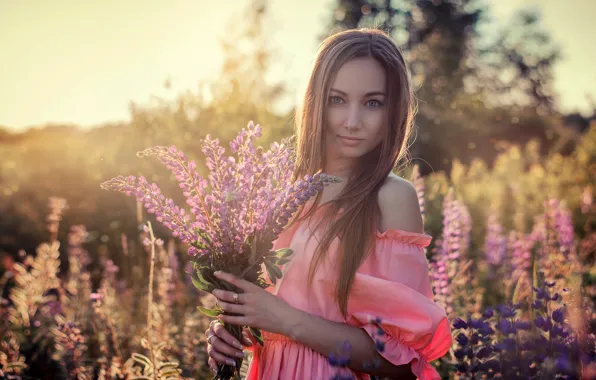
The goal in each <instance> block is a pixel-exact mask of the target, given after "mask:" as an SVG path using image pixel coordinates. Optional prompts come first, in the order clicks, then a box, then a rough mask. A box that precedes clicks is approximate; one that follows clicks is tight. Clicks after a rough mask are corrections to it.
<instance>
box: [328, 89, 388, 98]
mask: <svg viewBox="0 0 596 380" xmlns="http://www.w3.org/2000/svg"><path fill="white" fill-rule="evenodd" d="M331 91H333V92H337V93H339V94H342V95H343V96H348V94H346V93H345V92H343V91H342V90H338V89H335V88H332V89H331ZM373 95H382V96H385V93H384V92H382V91H372V92H367V93H366V94H364V97H368V96H373Z"/></svg>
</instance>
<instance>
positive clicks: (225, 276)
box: [213, 271, 256, 291]
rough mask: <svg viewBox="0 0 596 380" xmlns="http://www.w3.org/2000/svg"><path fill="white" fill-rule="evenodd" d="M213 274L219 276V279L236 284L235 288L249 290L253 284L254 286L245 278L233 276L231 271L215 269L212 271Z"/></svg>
mask: <svg viewBox="0 0 596 380" xmlns="http://www.w3.org/2000/svg"><path fill="white" fill-rule="evenodd" d="M213 275H215V277H217V278H219V279H220V280H224V281H226V282H229V283H230V284H232V285H234V286H236V287H237V288H240V289H242V290H244V291H248V290H250V289H251V288H252V287H253V286H256V285H255V284H253V283H250V282H248V281H246V280H243V279H241V278H240V277H238V276H234V275H233V274H231V273H227V272H222V271H217V272H214V273H213Z"/></svg>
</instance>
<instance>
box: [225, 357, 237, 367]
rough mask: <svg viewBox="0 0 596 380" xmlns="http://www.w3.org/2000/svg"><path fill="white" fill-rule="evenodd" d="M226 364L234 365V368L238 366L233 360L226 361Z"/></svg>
mask: <svg viewBox="0 0 596 380" xmlns="http://www.w3.org/2000/svg"><path fill="white" fill-rule="evenodd" d="M226 363H228V364H229V365H232V366H234V367H235V366H236V362H235V361H234V360H232V359H228V360H226Z"/></svg>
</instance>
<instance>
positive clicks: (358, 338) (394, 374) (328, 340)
mask: <svg viewBox="0 0 596 380" xmlns="http://www.w3.org/2000/svg"><path fill="white" fill-rule="evenodd" d="M285 330H286V333H285V335H287V336H289V337H290V338H292V339H294V340H296V341H298V342H300V343H302V344H304V345H305V346H307V347H310V348H312V349H313V350H314V351H316V352H318V353H320V354H322V355H325V356H327V357H328V356H329V355H330V354H331V353H333V352H336V351H337V347H338V345H341V344H343V342H344V341H346V340H347V341H348V342H349V343H350V346H351V350H350V362H349V364H348V367H350V368H351V369H353V370H357V371H363V372H366V373H369V374H371V375H375V376H380V377H389V378H396V379H406V380H407V379H416V376H414V375H413V374H412V371H411V370H410V364H403V365H399V366H396V365H394V364H392V363H390V362H389V361H387V360H386V359H385V358H384V357H383V356H382V355H380V354H379V353H378V351H377V349H376V345H375V342H374V341H373V340H372V338H371V337H370V336H369V335H368V334H367V333H366V332H365V331H364V330H362V329H360V328H358V327H354V326H350V325H348V324H345V323H340V322H333V321H329V320H327V319H324V318H320V317H317V316H314V315H312V314H310V313H307V312H304V311H301V310H296V313H295V316H294V318H292V319H291V320H290V321H288V323H287V327H286V328H285ZM375 362H378V363H380V365H379V366H377V367H376V368H372V369H371V368H370V367H368V368H365V363H375Z"/></svg>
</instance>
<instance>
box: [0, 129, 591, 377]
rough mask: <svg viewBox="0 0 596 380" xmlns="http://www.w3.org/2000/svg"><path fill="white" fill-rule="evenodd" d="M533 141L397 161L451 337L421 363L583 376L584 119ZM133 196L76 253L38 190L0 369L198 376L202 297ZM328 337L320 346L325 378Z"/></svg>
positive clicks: (75, 243) (8, 300)
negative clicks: (115, 237)
mask: <svg viewBox="0 0 596 380" xmlns="http://www.w3.org/2000/svg"><path fill="white" fill-rule="evenodd" d="M538 151H539V149H538V147H537V146H535V145H533V144H528V145H527V146H524V147H518V146H512V147H510V148H508V149H506V150H504V151H503V152H502V153H501V154H500V155H499V157H498V159H497V160H496V162H495V164H494V166H493V167H490V168H489V167H488V166H487V165H486V164H485V163H484V162H483V161H480V160H478V161H474V162H473V163H471V164H470V165H467V166H466V165H463V164H461V163H457V162H455V163H454V165H453V169H452V171H451V172H450V173H442V172H439V173H434V174H431V175H429V176H426V177H424V178H422V177H420V176H419V175H418V174H417V173H418V171H417V167H416V166H413V167H412V168H410V169H408V170H407V171H405V172H403V173H399V174H400V175H402V176H403V177H405V178H408V179H411V180H412V182H413V183H414V184H415V186H416V187H417V189H418V191H419V201H420V205H421V208H422V210H423V213H424V218H425V225H426V230H427V233H429V234H430V235H432V236H433V237H434V239H433V242H432V244H431V246H429V247H428V252H427V254H428V259H429V263H430V268H431V279H432V282H433V287H434V292H435V298H436V301H437V302H438V303H440V304H441V305H442V306H444V307H445V309H446V310H447V313H448V315H449V318H450V322H451V324H452V329H453V337H454V344H453V347H452V349H451V350H450V352H449V353H448V354H447V355H446V356H445V357H444V358H442V359H441V360H438V361H437V362H436V363H435V365H436V366H437V368H438V369H439V371H440V373H441V374H442V376H443V378H445V379H448V378H453V379H480V378H502V379H555V378H561V379H563V378H568V379H574V378H580V377H581V376H582V374H583V378H586V379H589V378H596V356H595V343H596V337H595V331H596V309H595V301H596V269H595V265H594V262H595V251H596V206H595V205H594V190H595V189H594V178H595V177H596V153H595V152H596V125H592V128H591V129H590V130H589V131H588V132H586V134H585V136H584V138H583V140H582V142H581V143H580V144H578V146H577V147H576V150H575V151H574V152H573V153H572V154H570V155H567V156H562V155H558V154H555V155H553V156H550V157H540V156H539V154H538V153H537V152H538ZM98 186H99V182H98ZM131 202H134V201H133V200H131ZM138 206H139V207H138V213H137V225H138V235H137V236H126V235H124V234H123V235H122V236H121V242H120V245H119V247H120V249H119V251H117V252H109V251H108V250H107V248H106V247H104V246H100V248H99V251H98V252H88V250H87V249H86V247H85V246H86V242H87V241H88V232H87V229H86V227H85V225H70V226H69V225H64V223H61V221H62V217H63V215H64V214H65V213H68V200H67V199H61V198H51V199H50V200H49V212H48V213H47V223H46V224H47V225H46V228H47V230H48V232H49V239H48V240H47V241H46V242H43V243H42V244H40V245H39V246H38V248H37V250H36V252H35V253H33V252H25V251H21V252H20V257H19V259H18V260H17V261H13V260H12V259H11V258H9V257H8V256H5V257H3V260H4V262H3V266H4V272H3V276H2V278H1V279H0V289H2V291H1V292H0V295H2V298H1V299H0V378H10V379H19V378H22V379H31V378H36V379H58V378H65V379H66V378H68V379H96V378H97V379H133V378H143V379H176V378H193V379H208V378H210V377H211V373H210V371H209V368H208V366H207V364H206V361H207V355H206V352H205V348H206V343H205V340H204V331H205V329H206V328H207V327H208V324H209V322H210V319H209V318H208V317H206V316H204V315H202V314H201V313H199V312H198V311H197V310H196V306H197V305H198V304H203V305H204V306H206V307H212V306H213V303H214V298H213V297H212V296H211V295H208V294H206V293H203V292H201V291H198V290H196V289H195V287H194V286H193V285H192V283H191V281H190V279H189V277H188V276H187V275H186V274H185V272H186V271H187V270H188V268H186V267H187V264H188V263H187V258H186V257H185V255H184V254H183V252H185V249H184V247H182V246H181V245H180V243H179V242H177V241H176V240H175V239H172V238H170V237H168V236H155V235H154V232H153V228H152V223H155V222H154V221H153V219H152V216H151V215H146V214H144V213H143V211H142V207H140V206H141V205H140V204H139V205H138ZM61 230H67V231H68V241H67V244H61V243H60V241H59V240H58V232H59V231H61ZM116 256H120V258H121V260H119V262H120V263H124V264H123V265H120V267H119V266H117V265H115V264H114V260H112V259H113V258H114V257H116ZM382 337H383V332H382V330H381V331H379V341H378V348H379V349H380V350H382V349H383V343H382ZM342 350H343V351H341V352H338V353H336V354H334V355H332V356H331V359H330V360H331V362H332V364H334V365H337V366H338V376H337V378H342V377H341V373H342V368H341V367H342V366H343V365H345V363H346V361H345V360H341V358H342V357H345V356H346V355H347V356H349V347H347V348H346V347H342ZM249 361H250V357H248V358H247V360H245V362H244V368H246V366H247V365H248V363H249Z"/></svg>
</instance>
